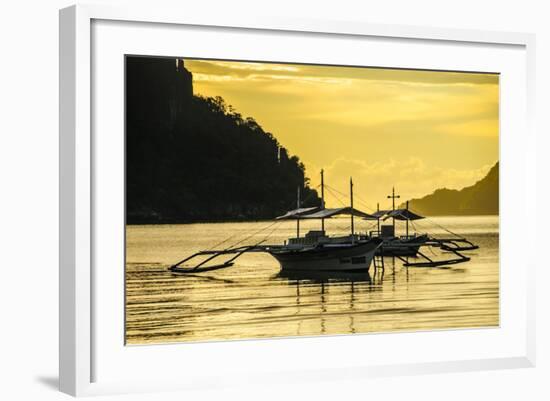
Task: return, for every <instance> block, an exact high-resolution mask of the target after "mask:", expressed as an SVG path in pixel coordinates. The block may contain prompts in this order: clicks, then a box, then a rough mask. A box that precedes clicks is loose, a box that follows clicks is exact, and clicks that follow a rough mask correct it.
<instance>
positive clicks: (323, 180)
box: [321, 169, 325, 233]
mask: <svg viewBox="0 0 550 401" xmlns="http://www.w3.org/2000/svg"><path fill="white" fill-rule="evenodd" d="M321 209H325V172H324V170H323V169H321ZM321 230H322V231H323V233H324V232H325V219H321Z"/></svg>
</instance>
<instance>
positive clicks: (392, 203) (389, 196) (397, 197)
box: [388, 187, 400, 236]
mask: <svg viewBox="0 0 550 401" xmlns="http://www.w3.org/2000/svg"><path fill="white" fill-rule="evenodd" d="M389 198H391V210H392V212H393V211H395V200H396V199H399V198H400V196H399V195H396V194H395V187H392V189H391V195H388V199H389ZM392 221H393V235H394V236H395V217H392Z"/></svg>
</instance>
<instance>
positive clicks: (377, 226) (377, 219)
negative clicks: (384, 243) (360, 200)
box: [376, 202, 380, 235]
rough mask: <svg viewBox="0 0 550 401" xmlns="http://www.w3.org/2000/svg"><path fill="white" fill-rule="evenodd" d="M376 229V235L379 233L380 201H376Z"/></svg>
mask: <svg viewBox="0 0 550 401" xmlns="http://www.w3.org/2000/svg"><path fill="white" fill-rule="evenodd" d="M376 212H377V214H376V230H377V231H378V235H380V203H379V202H378V203H376Z"/></svg>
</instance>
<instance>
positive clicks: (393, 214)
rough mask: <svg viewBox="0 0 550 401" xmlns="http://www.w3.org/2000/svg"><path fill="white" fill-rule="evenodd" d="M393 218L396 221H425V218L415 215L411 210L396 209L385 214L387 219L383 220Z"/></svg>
mask: <svg viewBox="0 0 550 401" xmlns="http://www.w3.org/2000/svg"><path fill="white" fill-rule="evenodd" d="M391 218H394V219H396V220H420V219H423V218H424V216H420V215H418V214H416V213H413V212H411V211H410V210H409V209H395V210H389V211H388V212H387V213H385V217H384V218H383V220H387V219H391Z"/></svg>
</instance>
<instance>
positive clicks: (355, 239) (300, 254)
mask: <svg viewBox="0 0 550 401" xmlns="http://www.w3.org/2000/svg"><path fill="white" fill-rule="evenodd" d="M324 205H325V201H324V175H323V172H321V206H319V207H309V208H302V207H301V201H300V189H299V188H298V200H297V207H296V209H294V210H290V211H289V212H287V213H286V214H284V215H282V216H279V217H277V218H276V219H275V220H295V221H296V237H294V238H289V239H288V240H287V241H285V243H284V245H262V243H258V244H255V245H252V246H248V247H238V248H228V249H224V250H218V251H215V250H209V251H201V252H198V253H196V254H194V255H191V256H190V257H188V258H186V259H183V260H182V261H180V262H178V263H176V264H175V265H173V266H171V267H170V270H172V271H174V272H192V271H194V272H197V271H206V270H214V269H220V268H224V267H229V266H231V265H233V261H234V260H235V259H236V258H237V257H239V256H241V255H242V254H243V253H245V252H267V253H269V254H270V255H271V256H273V257H274V258H275V259H276V260H277V261H278V262H279V264H280V266H281V269H282V270H298V271H307V270H309V271H312V270H314V271H346V272H349V271H368V269H369V267H370V265H371V263H372V261H373V259H374V257H375V254H376V252H377V250H378V248H379V247H380V245H381V244H382V242H383V241H382V239H381V238H371V237H367V236H365V235H359V234H357V233H355V225H354V217H356V216H357V217H362V218H372V217H373V216H372V215H370V214H368V213H365V212H362V211H360V210H357V209H355V208H354V207H353V181H352V179H351V178H350V206H349V207H341V208H325V206H324ZM338 215H349V216H350V221H351V230H350V233H349V235H344V236H328V235H326V232H325V219H328V218H331V217H334V216H338ZM304 219H308V220H311V219H318V220H321V229H320V230H312V231H309V232H308V233H306V235H305V236H300V221H301V220H304ZM228 254H233V255H235V256H233V257H231V258H230V259H229V260H227V261H225V262H223V263H221V264H218V265H214V266H208V267H202V266H204V265H205V263H206V262H209V261H211V260H212V259H214V258H216V257H218V256H221V255H228ZM204 255H208V256H209V257H208V258H207V259H206V260H204V261H202V262H201V263H199V264H198V265H195V266H194V267H190V268H189V267H187V268H185V267H182V265H183V263H185V262H188V261H189V260H191V259H193V258H195V257H198V256H204Z"/></svg>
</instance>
